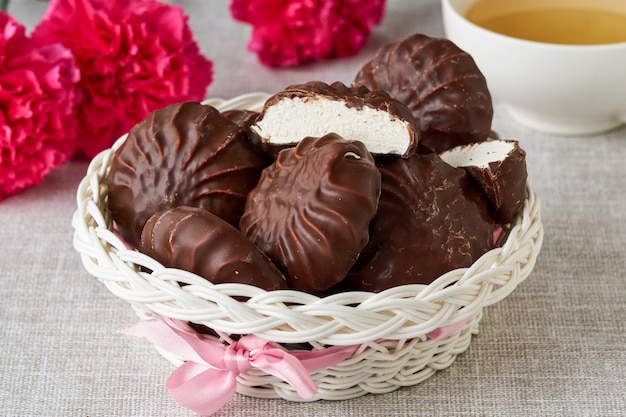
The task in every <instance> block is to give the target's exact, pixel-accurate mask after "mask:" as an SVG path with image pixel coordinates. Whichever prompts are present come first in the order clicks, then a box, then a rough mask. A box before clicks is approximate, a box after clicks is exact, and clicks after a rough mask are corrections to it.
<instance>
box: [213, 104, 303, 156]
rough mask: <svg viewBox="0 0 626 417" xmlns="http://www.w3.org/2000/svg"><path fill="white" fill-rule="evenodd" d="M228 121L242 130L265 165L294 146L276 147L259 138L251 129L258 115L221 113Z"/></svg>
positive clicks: (236, 112)
mask: <svg viewBox="0 0 626 417" xmlns="http://www.w3.org/2000/svg"><path fill="white" fill-rule="evenodd" d="M222 114H223V115H224V117H226V118H227V119H228V120H232V121H233V122H235V123H237V124H238V125H239V126H241V127H242V129H244V131H245V132H246V135H248V140H249V141H250V142H252V144H253V145H254V147H255V148H256V149H257V150H258V151H259V152H260V153H261V154H262V155H263V156H264V157H265V160H266V162H267V164H266V165H269V164H271V163H272V162H274V161H275V160H276V157H277V156H278V153H279V152H280V151H282V150H283V149H285V148H291V147H293V146H295V144H286V145H278V144H274V143H268V142H267V141H263V139H262V138H261V136H259V134H257V133H256V132H255V131H254V130H253V129H251V127H252V126H253V125H254V124H255V123H256V121H257V120H259V117H260V113H259V112H254V111H250V110H228V111H225V112H223V113H222Z"/></svg>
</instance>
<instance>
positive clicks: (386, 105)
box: [257, 81, 417, 156]
mask: <svg viewBox="0 0 626 417" xmlns="http://www.w3.org/2000/svg"><path fill="white" fill-rule="evenodd" d="M296 97H297V98H302V99H310V100H315V99H319V98H320V97H322V98H326V99H330V100H338V101H341V102H343V103H344V104H345V106H346V107H348V108H354V109H357V110H360V109H362V108H364V107H370V108H372V109H374V110H378V111H384V112H387V113H389V114H390V115H391V117H392V118H395V119H400V120H402V121H405V122H407V123H409V124H410V125H411V126H414V125H415V119H414V117H413V113H411V111H410V110H409V109H408V108H407V106H406V105H404V104H403V103H402V102H400V101H399V100H396V99H395V98H392V97H391V96H390V95H389V94H387V92H385V91H382V90H374V91H371V90H370V89H369V88H367V87H365V86H356V87H349V86H346V85H345V84H344V83H342V82H339V81H336V82H334V83H332V84H326V83H324V82H321V81H309V82H307V83H304V84H294V85H290V86H288V87H287V88H285V89H284V90H283V91H280V92H278V93H276V94H274V95H273V96H271V97H270V98H269V99H268V100H267V101H266V102H265V105H264V107H263V110H262V111H261V115H260V117H259V118H258V120H257V122H258V121H261V120H263V114H264V112H265V111H266V110H267V109H268V108H269V107H271V106H273V105H275V104H276V103H278V102H280V101H281V100H284V99H293V98H296ZM409 134H410V135H411V137H412V143H411V145H410V146H409V148H408V149H407V151H406V153H405V155H403V156H408V155H411V154H413V153H414V151H415V149H416V147H417V137H416V135H415V132H414V131H413V130H412V129H411V130H409ZM263 140H264V141H266V139H263ZM295 143H296V142H294V144H295Z"/></svg>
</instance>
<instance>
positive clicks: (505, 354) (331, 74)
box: [0, 0, 626, 417]
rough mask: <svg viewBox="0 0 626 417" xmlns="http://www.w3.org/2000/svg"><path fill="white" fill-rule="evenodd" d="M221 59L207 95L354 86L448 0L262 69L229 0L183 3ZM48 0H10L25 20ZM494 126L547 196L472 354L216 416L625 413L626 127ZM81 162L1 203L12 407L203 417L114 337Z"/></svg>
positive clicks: (0, 394) (499, 116)
mask: <svg viewBox="0 0 626 417" xmlns="http://www.w3.org/2000/svg"><path fill="white" fill-rule="evenodd" d="M177 3H180V4H182V5H184V7H185V8H186V12H187V13H188V14H189V15H191V20H190V22H191V24H192V26H193V28H194V31H195V37H196V39H197V41H198V42H199V43H200V44H201V47H202V50H203V52H204V53H205V54H206V55H207V56H208V57H209V58H210V59H212V60H213V61H214V63H215V82H214V84H213V85H212V86H211V87H210V91H209V95H210V96H214V97H224V98H230V97H233V96H236V95H239V94H243V93H246V92H252V91H268V92H273V91H277V90H279V89H281V88H283V87H284V86H286V85H287V84H290V83H292V82H302V81H308V80H312V79H319V80H323V81H327V82H330V81H335V80H340V81H345V82H349V81H350V80H351V78H352V76H353V74H354V73H355V71H356V69H357V68H358V67H359V66H360V65H361V64H362V63H364V62H365V61H366V60H367V59H368V57H369V56H370V55H371V54H372V52H373V51H374V50H375V49H376V48H377V47H378V46H380V45H382V44H384V43H386V42H389V41H392V40H396V39H400V38H402V37H404V36H405V35H408V34H410V33H413V32H423V33H426V34H429V35H431V36H442V35H443V29H442V24H441V15H440V9H439V3H438V1H437V0H421V1H415V0H389V1H388V12H387V15H386V18H385V20H384V22H383V24H382V25H381V26H379V27H377V28H376V30H375V32H374V34H373V36H372V38H371V42H370V44H369V46H368V48H367V49H366V50H364V51H363V52H362V53H361V54H360V55H358V56H356V57H354V58H350V59H344V60H336V61H331V62H323V63H318V64H313V65H308V66H305V67H301V68H296V69H281V70H271V69H267V68H264V67H262V66H261V65H260V64H259V63H258V62H257V60H256V57H255V56H253V55H251V54H250V53H248V52H247V51H246V49H245V47H246V42H247V39H248V36H249V27H247V26H243V25H239V24H237V23H235V22H233V21H232V20H231V19H230V18H229V16H228V12H227V10H228V9H227V7H228V2H227V1H226V0H186V1H183V0H181V1H178V2H177ZM44 8H45V3H42V2H40V1H35V0H14V2H13V4H12V8H11V9H10V10H11V12H13V14H14V16H15V17H17V18H18V19H19V20H21V21H22V22H24V23H25V24H27V25H28V26H29V27H32V25H33V24H34V23H35V22H36V21H37V20H38V19H39V17H40V16H41V14H42V13H43V10H44ZM494 128H495V130H497V131H498V132H499V133H500V134H501V136H502V137H505V138H515V139H518V140H520V142H521V144H522V147H523V148H524V149H525V150H526V151H527V153H528V164H529V171H530V173H531V175H532V177H533V184H534V188H535V190H536V191H537V193H538V194H539V195H540V197H541V199H542V203H543V204H542V210H543V221H544V226H545V240H544V246H543V249H542V252H541V253H540V255H539V260H538V263H537V265H536V267H535V270H534V272H533V273H532V275H531V276H530V278H528V280H527V281H525V282H524V283H523V284H522V285H521V286H520V287H519V288H518V289H517V290H516V291H515V292H514V293H513V294H512V295H511V296H509V297H508V298H506V299H505V300H503V301H502V302H500V303H498V304H496V305H495V306H492V307H489V308H488V309H486V311H485V315H484V318H483V320H482V322H481V330H480V333H479V334H478V335H477V336H475V338H474V340H473V342H472V344H471V346H470V348H469V350H468V351H467V352H465V353H463V354H462V355H460V356H459V357H458V358H457V360H456V362H455V363H454V364H453V365H452V366H451V367H450V368H448V369H446V370H444V371H441V372H439V373H437V374H435V376H433V377H431V378H430V379H428V380H427V381H426V382H424V383H422V384H420V385H417V386H414V387H407V388H403V389H400V390H398V391H396V392H393V393H390V394H384V395H368V396H365V397H361V398H358V399H354V400H347V401H339V402H315V403H289V402H286V401H283V400H262V399H255V398H248V397H244V396H241V395H236V396H235V397H234V398H233V399H232V401H231V402H230V403H229V404H228V405H227V406H226V407H225V408H223V409H222V410H221V411H220V412H219V413H218V414H216V415H217V416H224V417H226V416H262V417H266V416H275V417H282V416H294V415H299V416H354V415H360V416H378V415H385V416H406V415H420V416H439V415H440V416H475V415H481V416H538V415H547V416H560V415H563V416H623V415H625V413H626V399H625V398H626V394H625V391H626V390H625V388H624V386H625V382H626V326H625V325H624V320H625V319H626V279H625V276H624V271H626V209H625V207H626V181H625V179H624V178H625V177H626V164H625V163H624V161H626V129H625V128H621V129H617V130H614V131H611V132H607V133H605V134H601V135H597V136H593V137H551V136H548V135H545V134H540V133H535V132H531V131H528V130H526V129H524V128H523V127H520V126H518V125H517V124H516V123H515V122H513V121H512V120H511V119H510V118H509V117H508V115H507V114H506V112H504V111H503V109H502V108H501V107H500V105H499V104H497V103H496V115H495V120H494ZM85 170H86V165H85V164H84V163H78V162H73V163H70V164H68V165H66V166H65V167H63V168H61V169H59V170H57V171H56V172H54V173H52V174H51V175H50V176H49V177H48V178H47V179H46V180H45V182H44V183H43V184H41V185H40V186H38V187H35V188H32V189H30V190H28V191H26V192H24V193H23V194H21V195H18V196H15V197H12V198H10V199H7V200H6V201H3V202H1V203H0V233H1V240H0V248H1V252H0V253H1V254H2V261H1V262H2V268H1V269H0V296H1V299H2V303H0V323H1V326H0V334H1V337H0V410H1V411H0V414H2V415H7V416H16V417H17V416H20V417H26V416H28V417H34V416H49V417H52V416H59V417H61V416H63V417H73V416H77V417H78V416H81V417H86V416H89V417H98V416H110V417H116V416H127V417H128V416H172V417H174V416H191V415H193V413H191V412H190V411H188V410H185V409H183V408H181V407H180V406H178V405H177V404H176V403H175V402H174V401H173V400H172V399H171V397H170V396H169V394H168V392H167V390H166V388H165V385H164V383H165V380H166V378H167V376H168V375H169V373H170V372H171V371H172V370H173V365H171V364H170V363H169V362H167V361H165V360H164V359H163V358H162V357H161V356H160V355H159V354H158V353H157V352H156V351H155V350H154V348H152V347H151V346H150V345H149V344H147V343H143V342H141V341H138V340H135V339H132V338H129V337H126V336H122V335H119V334H117V333H116V331H117V330H118V329H120V328H122V327H125V326H127V325H129V324H131V323H134V322H135V321H136V320H137V318H136V316H135V314H134V313H133V311H132V310H131V309H130V307H129V306H128V305H126V304H125V303H123V302H122V301H120V300H118V299H116V298H115V297H113V296H112V295H111V294H110V293H109V292H108V291H107V289H106V288H105V287H104V286H102V285H101V284H100V283H99V282H98V281H97V280H96V279H95V278H93V277H91V276H90V275H88V274H87V272H86V271H85V270H84V268H83V267H82V265H81V263H80V259H79V257H78V255H77V254H76V252H75V251H74V249H73V248H72V233H73V232H72V229H71V224H70V222H71V217H72V214H73V212H74V210H75V190H76V187H77V184H78V182H79V180H80V179H81V177H82V176H83V174H84V172H85Z"/></svg>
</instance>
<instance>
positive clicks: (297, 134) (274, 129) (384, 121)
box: [252, 97, 414, 155]
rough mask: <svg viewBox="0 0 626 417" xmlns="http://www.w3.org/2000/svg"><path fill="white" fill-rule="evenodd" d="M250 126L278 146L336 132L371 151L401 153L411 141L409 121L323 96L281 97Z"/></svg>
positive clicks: (409, 145) (405, 150)
mask: <svg viewBox="0 0 626 417" xmlns="http://www.w3.org/2000/svg"><path fill="white" fill-rule="evenodd" d="M252 129H253V130H254V131H255V132H256V133H257V134H258V135H259V136H261V138H263V141H265V142H269V143H272V144H277V145H285V144H291V143H297V142H299V141H300V140H301V139H303V138H305V137H307V136H312V137H321V136H324V135H326V134H329V133H336V134H338V135H339V136H341V137H343V138H344V139H346V140H358V141H361V142H363V144H365V147H366V148H367V150H368V151H370V153H373V154H397V155H404V154H405V153H406V152H407V150H408V149H410V147H411V146H412V143H413V140H414V138H413V134H412V129H413V127H412V126H411V125H410V123H409V122H407V121H405V120H402V119H399V118H396V117H394V116H393V115H391V114H390V113H389V112H387V111H383V110H376V109H374V108H371V107H367V106H364V107H362V108H360V109H357V108H351V107H348V106H346V104H345V103H344V102H343V101H341V100H333V99H329V98H324V97H318V98H314V99H310V98H301V97H295V98H285V99H282V100H280V101H278V102H277V103H274V104H272V105H271V106H268V107H267V108H266V109H265V111H264V113H263V117H262V119H261V120H259V121H258V122H257V123H256V125H254V126H252Z"/></svg>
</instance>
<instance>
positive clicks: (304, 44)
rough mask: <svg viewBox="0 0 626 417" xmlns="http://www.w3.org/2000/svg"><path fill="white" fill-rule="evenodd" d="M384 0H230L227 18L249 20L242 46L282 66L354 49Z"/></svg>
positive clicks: (361, 42)
mask: <svg viewBox="0 0 626 417" xmlns="http://www.w3.org/2000/svg"><path fill="white" fill-rule="evenodd" d="M384 9H385V0H232V3H231V5H230V11H231V14H232V15H233V17H234V18H235V19H237V20H240V21H242V22H246V23H250V24H251V25H252V27H253V28H252V37H251V39H250V42H249V44H248V49H249V50H250V51H252V52H254V53H256V54H257V55H258V57H259V59H260V61H261V62H262V63H263V64H265V65H267V66H275V67H285V66H294V65H298V64H302V63H305V62H309V61H319V60H323V59H327V58H333V57H346V56H350V55H354V54H356V53H357V52H359V51H360V50H361V49H362V48H363V47H364V46H365V43H366V42H367V39H368V38H369V35H370V32H371V30H372V27H373V26H374V25H376V24H378V23H380V21H381V19H382V17H383V14H384Z"/></svg>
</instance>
